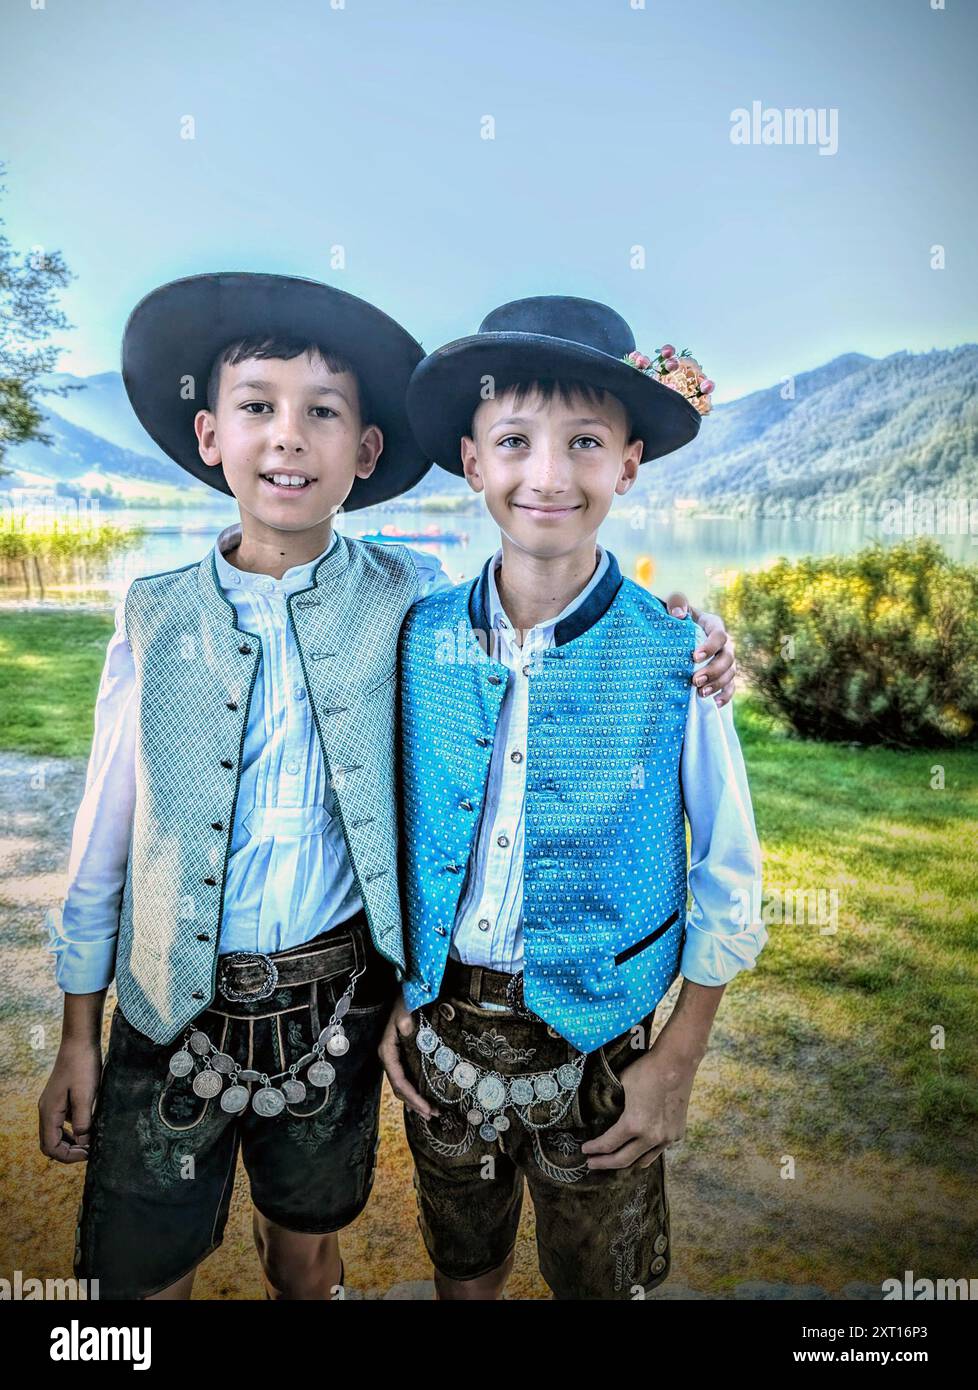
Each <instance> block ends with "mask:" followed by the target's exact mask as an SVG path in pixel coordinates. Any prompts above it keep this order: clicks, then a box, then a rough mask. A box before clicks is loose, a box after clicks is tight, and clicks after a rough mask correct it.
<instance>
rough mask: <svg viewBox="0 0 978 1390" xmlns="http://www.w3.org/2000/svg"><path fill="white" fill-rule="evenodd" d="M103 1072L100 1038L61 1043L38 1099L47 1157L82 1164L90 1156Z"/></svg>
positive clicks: (40, 1139)
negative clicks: (89, 1150)
mask: <svg viewBox="0 0 978 1390" xmlns="http://www.w3.org/2000/svg"><path fill="white" fill-rule="evenodd" d="M101 1075H102V1049H101V1047H100V1045H99V1043H98V1041H97V1039H95V1038H91V1039H85V1040H82V1039H72V1040H67V1041H63V1042H62V1044H61V1046H60V1048H59V1049H58V1055H57V1057H56V1058H55V1061H54V1066H53V1067H52V1069H51V1075H50V1076H49V1077H48V1081H47V1085H46V1086H45V1087H44V1090H43V1091H42V1092H41V1096H40V1099H39V1100H38V1102H37V1110H38V1138H39V1141H40V1145H41V1153H43V1154H46V1155H47V1157H48V1158H53V1159H54V1160H55V1162H57V1163H82V1162H84V1160H85V1159H87V1158H88V1146H89V1139H90V1131H91V1128H92V1107H93V1105H94V1103H95V1093H96V1091H97V1090H98V1083H99V1078H100V1077H101ZM66 1125H70V1126H71V1127H70V1129H66V1128H65V1126H66Z"/></svg>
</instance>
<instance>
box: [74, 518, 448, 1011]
mask: <svg viewBox="0 0 978 1390" xmlns="http://www.w3.org/2000/svg"><path fill="white" fill-rule="evenodd" d="M240 539H241V527H240V525H239V524H237V523H236V524H235V525H233V526H228V527H226V528H225V529H224V530H223V531H222V532H221V534H220V535H219V536H218V538H217V541H216V542H215V546H214V552H215V555H214V560H215V565H216V569H217V577H218V581H219V583H220V585H221V588H222V590H223V592H224V594H225V596H226V597H227V599H228V600H229V601H230V603H231V604H232V605H233V607H234V610H235V612H236V614H237V619H236V622H237V625H238V626H239V627H241V628H244V629H246V630H247V631H248V632H254V633H257V634H258V635H259V636H260V637H261V644H262V659H261V661H260V662H259V663H258V674H257V677H256V680H255V685H254V689H253V691H252V697H251V705H250V708H249V714H248V723H247V727H246V730H245V740H244V747H243V752H242V764H241V780H240V785H239V789H238V799H237V805H236V808H235V815H234V823H233V826H232V831H231V850H230V854H229V858H228V867H227V880H226V885H225V893H224V915H223V919H222V923H221V936H220V941H219V945H218V949H219V951H221V952H222V953H223V952H227V951H261V952H264V953H265V954H269V953H271V952H273V951H281V950H285V949H287V948H288V947H290V946H298V945H301V944H302V943H303V942H305V941H308V940H310V939H311V938H312V937H314V936H317V935H318V934H319V933H320V932H323V931H329V930H331V929H332V928H333V927H336V926H339V925H340V924H341V923H343V922H345V921H347V920H349V918H350V917H352V916H353V915H354V914H355V913H356V912H357V911H359V909H360V907H361V899H360V895H359V893H358V892H357V887H356V881H355V879H354V875H353V867H352V865H351V863H350V858H349V855H348V853H347V849H346V843H345V841H344V838H343V831H342V826H341V825H340V822H339V819H338V817H337V815H336V808H335V804H334V799H333V793H332V789H331V788H330V786H329V780H328V777H327V773H326V767H325V764H324V762H323V756H322V749H321V748H320V746H319V740H318V737H317V735H316V730H315V725H314V723H313V719H312V715H311V713H310V710H309V698H308V695H307V693H306V686H305V681H304V680H303V677H302V668H301V665H300V661H299V652H298V647H297V645H296V639H295V633H294V631H293V629H292V624H291V623H290V622H289V620H288V609H287V607H286V598H287V596H288V595H289V594H294V593H296V592H298V591H299V590H301V589H308V588H309V587H310V585H311V584H312V576H313V571H314V570H315V568H316V565H317V564H318V563H319V561H320V560H321V559H322V558H323V556H324V555H327V554H329V551H330V550H331V549H332V547H333V546H334V545H335V544H336V542H337V535H336V532H334V533H333V535H332V537H331V540H330V543H329V545H328V546H327V547H326V548H325V550H323V551H322V553H321V554H320V555H317V556H316V557H315V558H314V559H312V560H309V561H308V562H307V563H306V564H303V565H293V566H292V567H291V568H290V569H288V570H286V572H285V574H284V575H283V576H282V578H281V579H275V578H273V577H272V576H271V575H264V574H251V573H247V572H246V571H244V570H239V569H237V568H235V566H234V565H233V564H231V563H230V561H228V560H227V559H226V558H225V556H224V554H223V552H224V551H227V550H231V549H233V548H234V547H235V546H236V545H237V544H238V543H239V541H240ZM410 555H411V558H412V559H413V561H414V563H415V565H416V567H417V571H418V578H419V580H420V590H419V595H418V596H419V598H422V597H425V596H426V595H428V594H431V593H435V592H436V591H437V590H439V589H443V588H450V587H451V582H452V581H451V580H450V578H449V576H448V575H447V574H446V573H445V571H444V570H443V569H442V567H441V564H440V563H439V561H438V559H437V558H436V557H435V556H433V555H427V554H425V553H424V552H423V551H418V550H410ZM138 718H139V691H138V686H137V683H136V673H135V667H134V665H133V658H132V651H131V649H130V647H129V643H128V641H127V639H126V631H125V600H123V601H122V602H121V603H120V604H119V605H118V606H117V608H116V613H115V632H114V634H113V636H112V638H111V640H110V642H109V646H108V650H107V652H106V657H105V665H104V668H103V671H102V679H101V684H100V686H99V691H98V697H97V700H96V705H95V733H94V738H93V741H92V750H91V754H90V757H89V762H88V772H87V776H86V781H85V792H84V796H83V798H82V802H81V805H80V807H79V809H78V813H77V816H76V818H75V824H74V831H73V834H72V841H71V855H70V860H69V865H68V891H67V895H66V897H65V900H64V904H63V907H62V910H61V912H60V914H59V913H57V912H55V913H53V914H52V915H51V918H50V919H49V931H50V940H51V950H52V952H53V954H54V956H55V960H56V967H55V974H56V979H57V982H58V984H59V986H60V987H61V989H63V990H65V991H66V992H67V993H69V994H88V993H91V992H93V991H95V990H100V989H104V988H105V986H106V985H108V983H109V982H110V980H111V979H112V977H113V974H114V962H115V949H116V937H117V934H118V924H119V905H120V901H121V897H122V889H123V885H124V883H125V875H126V864H127V860H128V856H129V839H130V834H131V829H132V817H133V809H134V805H135V795H136V788H135V750H136V731H137V724H138Z"/></svg>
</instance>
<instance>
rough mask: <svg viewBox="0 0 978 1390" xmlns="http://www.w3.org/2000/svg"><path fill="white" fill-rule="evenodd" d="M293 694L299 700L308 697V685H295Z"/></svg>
mask: <svg viewBox="0 0 978 1390" xmlns="http://www.w3.org/2000/svg"><path fill="white" fill-rule="evenodd" d="M292 694H293V695H294V696H295V698H296V699H297V700H304V699H305V698H306V687H305V686H304V685H294V686H293V687H292Z"/></svg>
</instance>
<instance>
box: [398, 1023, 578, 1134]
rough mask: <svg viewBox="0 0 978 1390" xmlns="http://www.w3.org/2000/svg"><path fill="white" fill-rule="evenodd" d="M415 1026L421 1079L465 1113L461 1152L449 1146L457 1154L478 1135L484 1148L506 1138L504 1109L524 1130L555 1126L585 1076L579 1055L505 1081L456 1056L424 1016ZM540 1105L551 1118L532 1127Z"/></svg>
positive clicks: (501, 1076) (507, 1123)
mask: <svg viewBox="0 0 978 1390" xmlns="http://www.w3.org/2000/svg"><path fill="white" fill-rule="evenodd" d="M418 1022H419V1026H418V1031H417V1033H416V1034H415V1037H414V1042H415V1046H416V1047H417V1049H418V1051H419V1052H420V1054H421V1069H422V1071H423V1072H424V1077H425V1080H426V1081H427V1082H428V1084H429V1086H430V1087H431V1089H432V1090H433V1091H434V1093H435V1095H437V1096H438V1097H439V1098H440V1099H442V1100H444V1101H445V1102H446V1104H449V1105H456V1106H458V1108H459V1109H460V1110H463V1111H464V1112H465V1118H466V1121H467V1123H468V1125H469V1131H468V1133H467V1135H466V1137H465V1138H464V1139H463V1140H462V1141H461V1145H462V1147H460V1146H458V1145H455V1146H452V1147H453V1148H457V1149H458V1151H459V1152H460V1153H461V1152H464V1150H465V1149H466V1148H468V1147H469V1146H470V1145H471V1142H472V1140H473V1139H474V1138H475V1135H476V1133H478V1134H479V1135H480V1136H481V1137H482V1138H483V1139H485V1140H486V1142H487V1143H492V1141H493V1140H495V1139H497V1138H498V1137H499V1135H500V1134H504V1133H505V1132H506V1130H507V1129H509V1125H510V1120H509V1116H508V1115H507V1114H506V1113H505V1112H506V1111H507V1110H510V1109H512V1110H514V1111H515V1112H516V1114H517V1115H518V1116H519V1118H520V1121H521V1122H522V1123H523V1124H524V1125H525V1126H526V1128H527V1129H529V1130H543V1129H550V1128H551V1127H552V1126H553V1125H555V1124H558V1123H559V1122H560V1121H561V1120H562V1119H563V1118H564V1116H565V1115H566V1114H567V1111H568V1110H569V1109H570V1106H571V1102H572V1101H573V1099H574V1096H575V1094H576V1093H577V1090H578V1087H579V1086H580V1084H581V1077H582V1076H583V1074H584V1066H585V1063H586V1061H587V1058H586V1056H585V1054H584V1053H578V1055H577V1056H576V1057H575V1058H574V1060H573V1061H572V1062H563V1063H562V1064H561V1065H560V1066H559V1067H552V1068H550V1070H549V1071H539V1072H525V1073H523V1074H521V1075H519V1076H503V1075H502V1073H500V1072H498V1071H489V1070H487V1069H486V1068H485V1067H480V1066H479V1065H478V1063H477V1062H470V1061H469V1060H468V1059H467V1058H465V1057H460V1056H459V1055H458V1053H457V1052H455V1051H454V1049H452V1048H451V1047H449V1046H448V1045H447V1043H445V1042H444V1040H443V1039H442V1038H441V1037H440V1036H439V1034H438V1033H437V1032H436V1031H435V1029H434V1028H433V1027H432V1026H431V1024H430V1023H429V1022H428V1020H427V1019H426V1018H425V1016H424V1014H423V1013H419V1014H418ZM449 1080H451V1081H454V1083H455V1085H456V1086H457V1087H458V1089H459V1095H458V1096H457V1097H456V1098H455V1099H452V1098H451V1097H450V1096H448V1095H446V1094H445V1090H444V1086H445V1082H446V1081H449ZM541 1102H549V1103H550V1114H549V1117H548V1119H546V1120H543V1121H539V1122H536V1121H533V1120H531V1119H530V1116H529V1113H528V1112H529V1109H530V1107H531V1106H533V1105H538V1104H540V1103H541ZM442 1142H444V1141H442Z"/></svg>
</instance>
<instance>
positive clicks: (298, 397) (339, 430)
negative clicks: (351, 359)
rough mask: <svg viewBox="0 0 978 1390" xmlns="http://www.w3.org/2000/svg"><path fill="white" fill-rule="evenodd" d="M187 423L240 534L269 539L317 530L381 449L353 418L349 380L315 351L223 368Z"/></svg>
mask: <svg viewBox="0 0 978 1390" xmlns="http://www.w3.org/2000/svg"><path fill="white" fill-rule="evenodd" d="M209 404H210V405H211V408H210V409H208V410H201V411H198V413H197V416H196V418H195V420H194V429H195V431H196V433H197V443H198V448H199V452H200V456H201V458H202V459H203V460H204V462H205V463H206V464H208V465H209V466H211V467H213V468H216V467H218V466H219V465H223V467H224V476H225V477H226V479H227V481H228V486H229V487H230V489H231V491H232V492H233V493H234V496H235V498H236V500H237V502H238V506H239V507H240V509H241V518H242V525H245V524H246V523H249V522H250V523H251V524H252V525H253V526H256V527H259V528H262V529H270V530H272V531H292V532H295V531H304V530H309V529H311V528H313V527H317V526H321V525H322V524H323V523H324V522H325V521H328V520H329V518H331V517H332V516H333V515H334V514H335V513H336V512H337V511H338V510H339V508H340V507H341V506H342V505H343V503H344V502H345V501H346V498H347V497H348V496H349V493H350V489H351V488H352V487H353V484H354V481H355V480H356V479H357V478H366V477H369V476H370V474H371V473H372V472H373V470H374V468H375V466H376V463H377V458H378V456H379V455H380V452H381V450H382V449H383V446H384V438H383V435H382V434H381V432H380V430H379V429H378V428H377V426H376V425H365V424H364V423H363V422H362V420H361V418H360V402H359V397H358V392H357V381H356V377H355V376H354V375H353V373H352V372H350V371H333V370H331V368H330V367H329V366H328V365H327V363H326V362H325V361H324V359H323V358H322V357H321V356H320V355H319V353H318V352H316V351H315V350H309V351H304V352H300V353H299V354H298V355H297V356H295V357H292V358H289V359H283V358H279V357H245V358H243V360H242V361H240V362H230V363H229V362H222V364H221V366H220V375H219V380H218V381H217V392H216V400H214V399H211V400H210V402H209Z"/></svg>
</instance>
